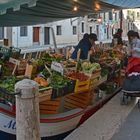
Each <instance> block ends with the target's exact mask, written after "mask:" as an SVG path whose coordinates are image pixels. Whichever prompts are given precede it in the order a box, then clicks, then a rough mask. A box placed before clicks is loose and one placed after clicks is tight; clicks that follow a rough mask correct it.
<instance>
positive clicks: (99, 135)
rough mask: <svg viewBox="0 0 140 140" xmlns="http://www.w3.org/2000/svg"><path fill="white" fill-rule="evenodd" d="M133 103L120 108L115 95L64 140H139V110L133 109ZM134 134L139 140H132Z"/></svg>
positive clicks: (118, 96) (117, 96)
mask: <svg viewBox="0 0 140 140" xmlns="http://www.w3.org/2000/svg"><path fill="white" fill-rule="evenodd" d="M135 102H136V101H135V100H133V101H131V102H130V103H129V104H128V105H127V106H122V105H120V95H119V94H117V95H116V96H115V97H114V98H112V99H111V100H110V101H109V102H108V103H107V104H106V105H104V106H103V108H101V109H100V110H99V111H97V112H96V113H95V114H94V115H93V116H92V117H90V118H89V119H88V120H87V121H86V122H85V123H83V124H82V125H81V126H80V127H79V128H77V129H76V130H74V131H73V132H72V133H71V134H70V135H69V136H67V137H66V138H65V139H64V140H140V134H139V133H138V132H139V128H140V121H139V116H140V110H139V109H137V108H135V105H136V103H135ZM133 114H135V115H133ZM128 121H130V122H129V123H127V122H128ZM138 122H139V124H138ZM137 124H138V125H137ZM131 125H132V126H131ZM133 125H135V126H133ZM127 127H128V129H127ZM133 128H134V129H133ZM122 130H123V131H122ZM134 134H135V135H137V136H139V139H138V137H137V136H135V139H134ZM138 134H139V135H138ZM129 136H130V138H129Z"/></svg>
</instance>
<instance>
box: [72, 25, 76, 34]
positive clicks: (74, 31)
mask: <svg viewBox="0 0 140 140" xmlns="http://www.w3.org/2000/svg"><path fill="white" fill-rule="evenodd" d="M76 34H77V28H76V26H73V35H76Z"/></svg>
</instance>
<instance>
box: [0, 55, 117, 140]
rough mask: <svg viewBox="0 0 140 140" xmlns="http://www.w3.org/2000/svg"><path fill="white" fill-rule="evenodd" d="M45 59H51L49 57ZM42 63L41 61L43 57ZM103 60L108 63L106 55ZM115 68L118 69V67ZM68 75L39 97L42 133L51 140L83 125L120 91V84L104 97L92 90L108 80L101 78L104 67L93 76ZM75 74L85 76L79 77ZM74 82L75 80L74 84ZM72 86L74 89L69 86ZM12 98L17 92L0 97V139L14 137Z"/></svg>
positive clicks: (41, 134) (88, 64) (46, 138)
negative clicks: (64, 82)
mask: <svg viewBox="0 0 140 140" xmlns="http://www.w3.org/2000/svg"><path fill="white" fill-rule="evenodd" d="M55 56H56V55H55ZM103 57H104V56H103ZM46 58H47V60H48V56H47V57H46ZM14 62H16V61H14ZM40 62H41V63H42V60H41V61H40ZM103 62H105V59H104V58H103ZM109 62H111V63H110V64H111V65H112V66H113V67H114V64H113V63H112V62H114V61H112V60H110V59H107V66H108V64H109ZM16 64H17V63H16ZM22 64H23V63H22ZM55 64H56V63H55ZM68 64H69V62H68ZM27 66H28V68H31V67H30V65H29V64H27ZM84 66H85V68H88V67H90V68H92V71H93V68H94V70H95V67H98V66H99V64H97V63H95V64H90V63H84ZM84 70H85V72H88V71H87V69H84ZM88 70H89V68H88ZM112 70H113V71H114V70H115V69H114V68H113V69H112ZM68 71H70V70H68ZM115 71H117V72H118V70H115ZM28 72H29V71H28ZM25 73H26V72H25ZM44 74H46V73H44ZM77 74H78V75H77ZM113 74H114V72H113ZM55 76H56V75H55ZM57 76H58V75H57ZM67 76H68V77H69V78H70V84H69V85H67V86H66V87H62V88H60V87H59V89H58V88H57V89H55V88H53V91H52V89H51V88H50V89H49V88H48V87H47V89H49V90H47V91H43V93H41V94H40V96H39V101H40V102H39V107H40V136H41V138H42V140H49V139H53V138H57V139H58V137H59V136H60V135H61V134H64V133H67V132H70V131H72V130H73V129H75V128H76V127H78V126H79V125H81V124H82V123H83V122H84V121H85V120H87V119H88V118H89V117H90V116H91V115H93V114H94V113H95V112H96V111H97V110H98V109H100V108H101V107H102V106H103V105H104V104H105V103H106V102H107V101H108V100H109V99H110V98H112V97H113V96H114V95H115V94H116V93H118V92H119V91H120V88H118V87H119V86H116V85H115V86H114V85H113V86H112V87H113V88H114V89H115V90H112V88H111V94H104V95H105V96H102V97H99V93H100V92H99V93H96V94H95V92H94V93H93V89H94V88H95V87H97V86H99V85H100V84H102V83H105V82H106V80H107V76H104V77H101V69H96V71H95V73H93V72H92V74H91V76H87V75H85V74H83V72H82V73H80V72H79V73H77V72H76V73H75V72H74V73H73V70H72V73H70V74H69V75H67ZM73 76H74V77H73ZM76 76H77V77H78V78H82V79H81V80H79V79H78V80H77V77H76ZM74 78H75V79H74ZM39 80H40V77H39V78H36V79H35V81H36V82H39ZM55 80H56V79H55ZM55 80H54V81H55ZM59 81H60V79H59ZM71 81H72V85H71ZM6 82H8V81H6ZM55 82H56V81H55ZM75 82H76V83H75ZM44 83H45V82H44V81H43V84H44ZM73 83H75V84H74V87H73ZM114 83H115V82H114ZM114 83H113V84H114ZM45 84H46V83H45ZM62 84H63V81H62ZM109 86H110V85H109ZM69 87H71V88H70V89H69ZM73 88H74V89H73ZM1 89H2V88H0V95H1V93H2V92H3V90H1ZM68 90H70V92H68ZM40 91H42V89H40ZM58 91H59V92H58ZM64 91H65V92H64ZM62 92H63V93H62ZM50 93H51V94H50ZM61 93H62V94H61ZM44 95H45V96H44ZM54 95H55V96H54ZM56 95H57V96H56ZM5 97H6V98H5ZM9 98H15V97H14V95H11V94H10V95H9V94H8V95H6V94H5V93H4V96H0V138H1V139H4V140H15V139H16V121H15V116H16V114H15V103H13V102H12V101H13V99H9ZM9 100H10V102H9ZM14 102H15V101H14ZM63 136H64V135H63ZM61 139H62V138H61Z"/></svg>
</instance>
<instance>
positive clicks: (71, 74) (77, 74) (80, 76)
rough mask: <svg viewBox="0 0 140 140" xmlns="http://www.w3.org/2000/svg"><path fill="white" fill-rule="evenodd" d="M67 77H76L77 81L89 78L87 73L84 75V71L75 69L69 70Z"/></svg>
mask: <svg viewBox="0 0 140 140" xmlns="http://www.w3.org/2000/svg"><path fill="white" fill-rule="evenodd" d="M67 77H70V78H71V79H77V80H79V81H86V80H88V78H89V77H88V76H87V75H85V73H82V72H76V71H71V72H69V73H68V74H67Z"/></svg>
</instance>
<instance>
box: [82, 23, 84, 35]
mask: <svg viewBox="0 0 140 140" xmlns="http://www.w3.org/2000/svg"><path fill="white" fill-rule="evenodd" d="M82 33H84V22H82Z"/></svg>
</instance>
